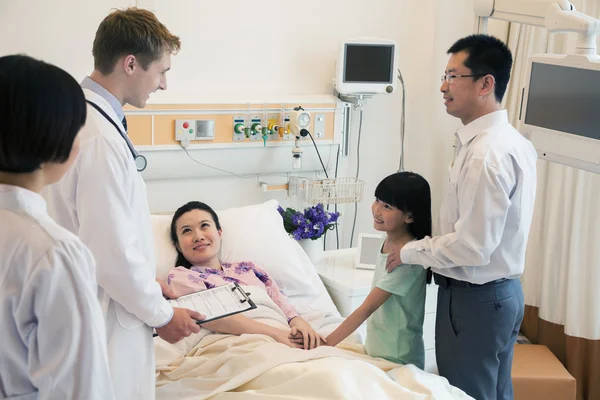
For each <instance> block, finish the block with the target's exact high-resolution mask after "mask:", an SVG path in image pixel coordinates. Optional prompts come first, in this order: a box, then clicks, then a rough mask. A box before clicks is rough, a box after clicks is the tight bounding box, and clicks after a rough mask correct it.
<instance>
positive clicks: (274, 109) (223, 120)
mask: <svg viewBox="0 0 600 400" xmlns="http://www.w3.org/2000/svg"><path fill="white" fill-rule="evenodd" d="M297 106H302V107H303V108H304V109H305V110H306V111H307V112H308V113H309V114H310V115H311V122H310V126H309V131H310V132H311V134H312V135H313V137H314V139H315V140H324V141H334V140H335V139H336V134H335V122H336V112H338V113H339V111H340V109H341V106H340V103H339V102H338V101H337V100H336V99H332V100H331V102H329V103H328V102H319V103H308V104H302V103H268V104H259V103H256V104H247V103H246V104H243V103H239V104H149V105H147V106H146V108H144V109H136V108H133V107H125V114H126V115H127V122H128V126H129V136H130V138H131V140H132V142H133V143H134V145H136V146H168V145H171V146H172V145H179V144H180V143H183V141H186V142H187V143H188V144H189V145H192V146H193V145H201V146H202V147H205V146H209V147H211V148H220V147H229V146H230V145H232V144H235V146H236V147H238V146H242V147H244V145H246V144H247V145H250V144H253V145H254V146H256V145H265V146H268V145H272V144H274V143H276V142H291V143H290V145H292V144H293V137H292V135H290V134H289V130H288V129H287V126H286V124H287V121H288V120H289V113H290V111H291V110H292V109H293V108H294V107H297ZM184 124H185V125H187V128H185V129H184ZM198 126H201V127H203V129H204V133H203V135H202V136H198V134H199V133H198V132H196V130H197V129H198ZM190 130H193V132H192V133H190ZM251 147H252V146H251Z"/></svg>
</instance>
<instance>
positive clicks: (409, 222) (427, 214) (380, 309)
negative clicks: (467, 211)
mask: <svg viewBox="0 0 600 400" xmlns="http://www.w3.org/2000/svg"><path fill="white" fill-rule="evenodd" d="M371 210H372V212H373V225H374V227H375V229H376V230H378V231H381V232H385V236H384V238H383V240H382V245H381V249H380V251H379V253H378V256H377V265H376V267H375V273H374V275H373V284H372V290H371V292H370V293H369V295H368V296H367V298H366V299H365V301H364V303H363V304H362V305H361V306H360V307H359V308H357V309H356V310H355V311H354V312H353V313H352V314H351V315H350V316H349V317H348V318H347V319H346V320H345V321H344V322H343V323H342V324H341V325H340V326H339V327H338V328H337V329H336V330H335V331H333V332H332V333H331V334H330V335H329V336H328V337H327V345H329V346H335V345H337V344H338V343H339V342H341V341H342V340H344V339H345V338H346V337H348V335H350V334H351V333H352V332H354V331H355V330H356V329H357V328H358V327H359V326H360V325H361V324H362V323H363V322H364V321H365V320H367V319H368V320H367V339H366V342H365V350H366V351H367V354H369V355H370V356H372V357H381V358H385V359H387V360H389V361H392V362H395V363H399V364H414V365H416V366H417V367H419V368H421V369H423V368H424V364H425V349H424V346H423V317H424V313H425V286H426V283H429V282H431V271H430V270H425V269H424V268H423V266H421V265H402V266H400V267H398V268H396V269H394V270H393V271H392V272H390V273H386V268H385V265H386V261H387V256H388V253H389V252H390V250H391V249H393V248H395V247H397V246H401V245H403V244H405V243H408V242H410V241H411V240H415V239H421V238H423V237H425V236H427V235H429V236H430V235H431V194H430V190H429V184H428V183H427V181H426V180H425V179H423V177H421V176H420V175H417V174H415V173H412V172H399V173H395V174H393V175H390V176H388V177H387V178H385V179H384V180H382V181H381V182H380V183H379V185H378V186H377V188H376V189H375V202H374V203H373V205H372V207H371Z"/></svg>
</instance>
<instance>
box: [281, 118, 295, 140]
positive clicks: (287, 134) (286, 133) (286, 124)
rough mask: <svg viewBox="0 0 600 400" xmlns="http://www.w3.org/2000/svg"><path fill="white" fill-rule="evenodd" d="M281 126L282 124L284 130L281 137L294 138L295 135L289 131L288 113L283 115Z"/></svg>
mask: <svg viewBox="0 0 600 400" xmlns="http://www.w3.org/2000/svg"><path fill="white" fill-rule="evenodd" d="M283 126H284V132H283V136H282V139H283V140H294V139H295V137H294V135H292V133H291V132H290V114H285V116H284V117H283Z"/></svg>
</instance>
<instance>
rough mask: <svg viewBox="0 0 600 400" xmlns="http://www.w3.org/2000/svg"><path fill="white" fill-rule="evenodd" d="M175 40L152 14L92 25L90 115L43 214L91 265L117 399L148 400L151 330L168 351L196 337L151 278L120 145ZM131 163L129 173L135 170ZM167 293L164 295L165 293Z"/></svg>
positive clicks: (127, 14)
mask: <svg viewBox="0 0 600 400" xmlns="http://www.w3.org/2000/svg"><path fill="white" fill-rule="evenodd" d="M179 47H180V41H179V38H178V37H177V36H174V35H173V34H171V33H170V32H169V31H168V30H167V28H166V27H165V26H164V25H163V24H161V23H160V22H159V21H158V20H157V19H156V17H155V16H154V14H152V13H151V12H150V11H147V10H142V9H137V8H129V9H126V10H116V11H114V12H112V13H111V14H109V15H108V16H107V17H106V18H105V19H104V20H103V21H102V23H101V24H100V26H99V28H98V31H97V32H96V38H95V40H94V45H93V55H94V71H93V72H92V74H91V75H90V76H89V77H86V78H85V79H84V80H83V82H82V84H81V86H82V87H83V89H84V93H85V96H86V100H87V101H88V117H87V121H86V124H85V126H84V127H83V128H82V130H81V132H80V135H79V136H80V139H81V149H80V154H79V157H78V158H77V160H76V162H75V164H74V166H73V168H72V169H71V171H70V172H69V173H68V174H67V175H65V177H64V178H63V179H62V180H61V181H60V182H59V183H57V184H55V185H52V187H50V189H49V190H48V193H47V198H48V203H49V204H48V206H49V211H50V213H51V215H53V216H54V218H55V219H56V220H57V221H58V222H59V223H60V224H61V225H63V226H64V227H66V228H67V229H69V230H71V231H72V232H74V233H75V234H77V235H78V236H79V237H80V238H81V240H82V241H83V242H84V243H85V244H86V245H87V246H88V247H89V248H90V250H91V251H92V253H93V255H94V257H95V259H96V263H97V279H98V285H99V293H98V295H99V300H100V303H101V305H102V309H103V311H104V313H105V317H106V329H107V342H108V355H109V363H110V369H111V377H112V380H113V387H114V392H115V396H116V398H117V399H122V400H136V399H139V400H151V399H154V397H155V395H154V392H155V388H154V382H155V361H154V346H153V339H152V328H156V332H157V333H158V335H159V336H160V337H161V338H163V339H164V340H166V341H168V342H170V343H175V342H177V341H179V340H181V339H183V338H184V337H187V336H189V335H190V334H191V333H195V332H199V330H200V327H199V326H198V325H197V324H196V321H197V320H202V319H203V318H204V317H203V316H202V315H200V314H198V313H196V312H193V311H189V310H185V309H181V308H173V307H172V306H171V305H170V304H169V303H168V302H167V301H166V300H165V298H164V297H163V293H162V291H161V286H163V285H161V284H160V283H159V282H158V281H157V280H156V279H155V271H156V265H155V262H156V261H155V258H154V248H153V239H152V233H151V224H150V216H149V209H148V203H147V198H146V187H145V185H144V182H143V180H142V177H141V174H140V172H139V170H140V169H141V168H142V167H143V165H141V164H140V162H141V161H144V160H143V159H140V158H139V157H138V159H137V160H135V157H136V156H137V153H136V151H135V149H134V148H133V145H132V144H131V142H130V141H129V138H128V137H127V134H126V131H127V124H126V120H125V118H124V114H123V109H122V106H123V105H125V104H131V105H133V106H135V107H138V108H142V107H144V106H145V105H146V101H147V100H148V98H149V95H150V93H153V92H155V91H156V90H159V89H161V90H164V89H166V87H167V83H166V77H165V74H166V73H167V71H168V70H169V68H170V66H171V54H172V53H175V52H176V51H178V50H179ZM136 164H137V166H136ZM165 294H168V293H165Z"/></svg>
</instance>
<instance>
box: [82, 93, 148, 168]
mask: <svg viewBox="0 0 600 400" xmlns="http://www.w3.org/2000/svg"><path fill="white" fill-rule="evenodd" d="M86 101H87V102H88V104H89V105H91V106H92V107H94V108H95V109H96V110H97V111H98V112H99V113H100V114H102V116H103V117H104V118H106V120H107V121H108V122H110V123H111V124H112V125H113V126H114V127H115V129H116V130H117V131H118V132H119V135H121V137H122V138H123V140H125V143H127V147H128V148H129V151H130V152H131V155H132V156H133V161H134V162H135V167H136V168H137V170H138V171H139V172H142V171H143V170H145V169H146V167H147V166H148V160H146V157H144V156H143V155H141V154H140V153H138V152H137V150H136V149H135V147H133V144H132V143H131V141H130V140H129V138H128V137H127V134H126V133H123V131H122V130H121V129H120V128H119V126H118V125H117V124H116V123H115V121H113V119H112V118H111V117H109V116H108V114H106V113H105V112H104V110H103V109H102V108H100V106H99V105H98V104H96V103H94V102H92V101H89V100H86Z"/></svg>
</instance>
